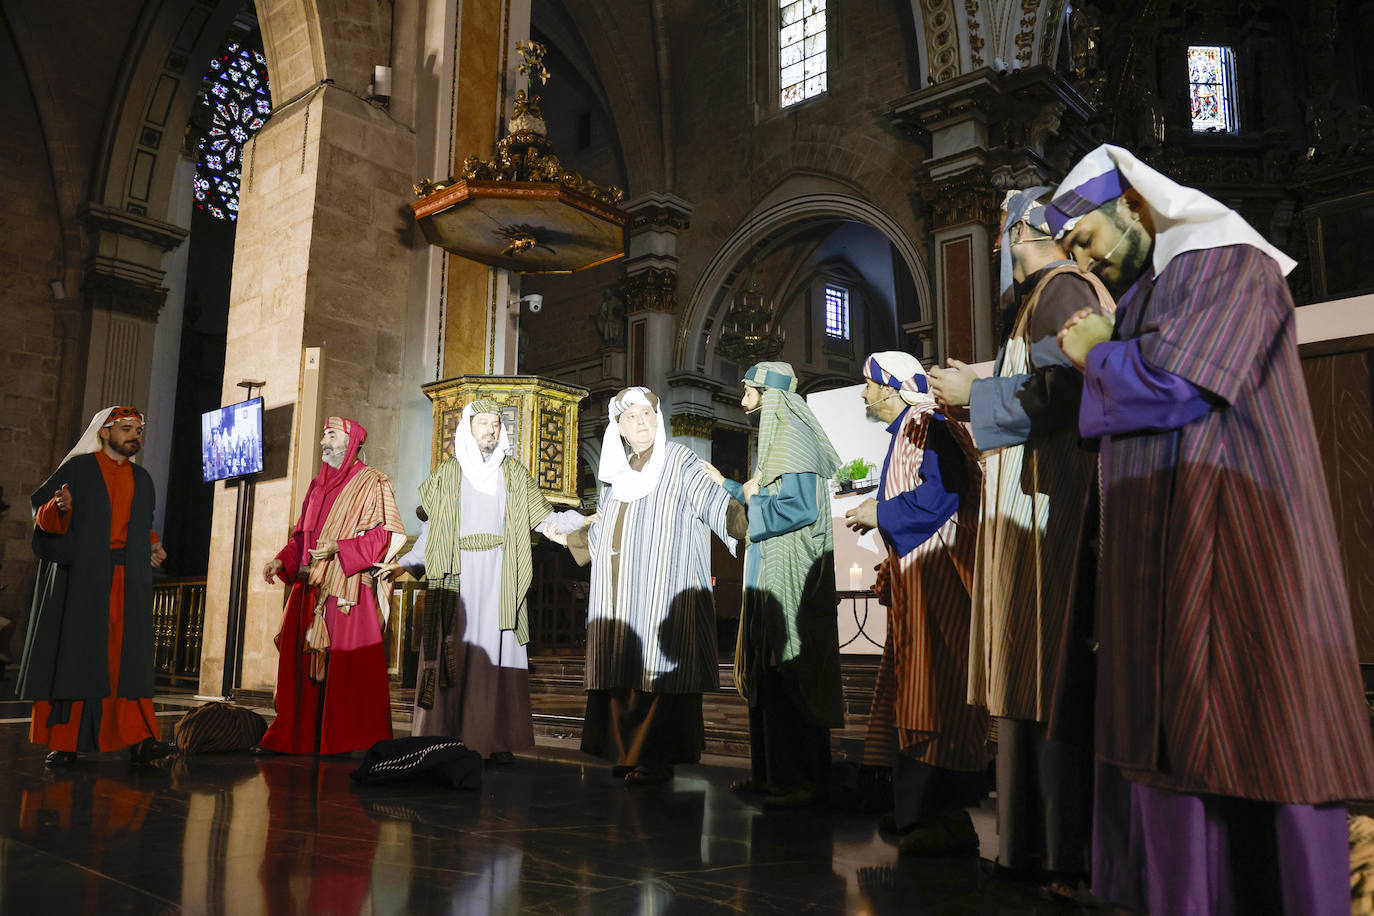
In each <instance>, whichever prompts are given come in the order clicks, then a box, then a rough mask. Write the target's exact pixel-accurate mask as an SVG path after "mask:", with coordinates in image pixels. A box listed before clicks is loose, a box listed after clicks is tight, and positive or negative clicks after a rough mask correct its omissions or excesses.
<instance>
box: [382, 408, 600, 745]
mask: <svg viewBox="0 0 1374 916" xmlns="http://www.w3.org/2000/svg"><path fill="white" fill-rule="evenodd" d="M510 448H511V446H510V437H509V436H508V435H507V434H506V430H505V427H504V426H503V425H502V423H501V407H500V405H499V404H497V403H496V402H495V401H492V400H489V399H485V398H482V399H479V400H476V401H473V402H472V403H471V404H468V405H467V406H466V407H464V408H463V413H462V416H461V417H460V418H459V420H458V425H457V426H456V427H455V428H454V431H453V457H452V458H449V459H447V460H445V461H443V462H442V463H441V464H440V465H439V466H438V467H437V468H435V469H434V473H432V474H430V475H429V477H428V478H427V479H426V480H425V481H424V483H422V484H420V502H421V504H422V505H423V507H424V512H425V515H426V517H427V518H428V521H427V522H426V525H425V527H424V529H423V533H422V534H421V535H420V541H417V542H416V545H415V549H414V550H412V551H411V555H418V556H419V557H422V558H423V559H422V562H423V575H424V576H425V577H426V578H427V580H428V586H429V587H428V590H427V593H426V598H425V616H424V633H423V636H422V639H421V644H420V669H419V675H418V680H417V683H416V689H415V711H414V718H413V720H412V727H411V734H414V735H438V736H444V737H452V738H457V739H458V740H460V741H462V742H463V743H464V744H465V745H467V746H468V747H470V748H472V749H473V750H475V751H477V752H478V753H480V754H481V755H482V756H483V757H486V758H487V759H488V760H489V761H491V762H493V763H511V762H513V760H514V752H515V751H518V750H522V749H524V748H528V747H533V746H534V727H533V725H532V723H531V720H530V683H529V653H528V648H527V646H528V643H529V641H530V625H529V611H528V607H527V601H526V596H527V594H528V592H529V589H530V583H531V582H532V581H533V578H534V560H533V557H532V554H531V550H530V532H531V531H540V532H542V533H544V534H546V535H550V536H555V537H556V536H558V535H560V534H562V533H566V532H569V531H574V530H577V529H578V528H580V527H582V525H583V524H584V523H585V520H584V519H583V517H582V515H581V514H580V513H577V512H554V510H553V505H552V504H551V503H550V502H549V500H548V497H546V496H545V495H544V494H543V493H542V492H541V491H540V490H539V487H538V486H537V485H536V484H535V482H534V478H532V477H531V476H530V472H529V471H528V470H526V468H525V466H524V465H523V464H521V463H520V462H519V461H517V460H516V458H515V456H513V455H511V454H510ZM406 563H408V561H407V560H404V559H403V560H402V564H406ZM400 566H401V564H395V565H388V566H387V567H386V568H385V569H384V570H383V575H384V576H387V577H390V576H392V575H394V574H395V573H396V572H397V571H399V569H400Z"/></svg>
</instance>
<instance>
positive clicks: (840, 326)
mask: <svg viewBox="0 0 1374 916" xmlns="http://www.w3.org/2000/svg"><path fill="white" fill-rule="evenodd" d="M825 336H826V337H833V338H834V339H836V340H848V339H849V290H847V289H845V288H844V287H843V286H827V287H826V288H825Z"/></svg>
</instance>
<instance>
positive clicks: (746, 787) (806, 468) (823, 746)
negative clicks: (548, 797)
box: [706, 362, 844, 808]
mask: <svg viewBox="0 0 1374 916" xmlns="http://www.w3.org/2000/svg"><path fill="white" fill-rule="evenodd" d="M740 406H741V407H743V408H744V410H745V412H746V413H749V414H757V415H758V417H759V449H758V467H757V470H756V471H755V473H754V476H753V478H751V479H750V480H749V481H747V482H746V483H743V484H740V483H738V482H736V481H733V480H726V479H725V477H724V476H723V475H722V474H721V473H720V472H719V471H717V470H716V469H715V468H714V467H712V466H711V465H709V464H708V465H706V473H707V474H709V475H710V476H711V479H712V480H715V481H716V482H717V483H720V484H721V485H722V486H724V487H725V488H726V490H728V491H729V493H730V495H731V496H732V497H734V499H735V501H736V502H737V503H738V504H739V505H740V506H743V507H745V508H746V509H747V511H748V516H749V535H748V537H749V547H748V549H747V551H746V553H745V559H744V606H743V609H742V612H741V614H740V622H739V636H738V639H737V641H736V645H735V684H736V685H737V686H738V688H739V690H740V692H741V693H742V694H743V695H744V696H745V698H746V699H747V700H749V747H750V757H751V758H752V769H753V772H752V774H751V775H750V778H749V779H746V780H741V781H740V782H737V783H735V784H734V786H732V788H734V789H735V790H736V791H742V792H757V793H760V794H763V795H765V798H764V800H763V803H764V806H765V807H770V808H795V807H801V806H803V805H809V804H812V803H813V802H816V801H818V800H821V799H823V798H824V796H825V792H826V789H827V786H828V783H829V778H830V729H832V728H842V727H844V696H843V691H842V689H841V686H840V641H839V635H838V631H837V626H836V618H835V604H836V602H835V556H834V551H835V538H834V534H833V531H832V529H831V524H832V522H831V516H830V478H831V477H833V476H835V471H836V470H837V469H838V468H839V466H840V457H839V455H837V454H835V449H834V447H833V446H832V445H831V444H830V439H829V437H827V436H826V434H825V430H823V429H821V425H820V422H819V421H818V420H817V419H816V416H815V414H813V413H812V412H811V408H810V407H808V406H807V405H806V401H805V400H803V399H802V398H801V396H800V395H798V394H797V376H796V373H795V372H794V371H793V369H792V366H791V365H789V364H788V363H781V362H765V363H759V364H758V365H756V366H753V367H751V368H750V369H749V371H748V372H746V373H745V375H744V396H743V397H742V398H741V399H740Z"/></svg>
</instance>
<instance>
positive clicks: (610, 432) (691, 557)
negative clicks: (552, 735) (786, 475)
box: [568, 387, 746, 786]
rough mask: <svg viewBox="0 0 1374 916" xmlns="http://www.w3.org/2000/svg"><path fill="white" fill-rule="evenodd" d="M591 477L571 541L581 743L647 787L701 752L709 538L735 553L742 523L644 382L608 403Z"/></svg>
mask: <svg viewBox="0 0 1374 916" xmlns="http://www.w3.org/2000/svg"><path fill="white" fill-rule="evenodd" d="M622 442H623V444H622ZM627 447H628V449H629V452H628V453H627V452H626V448H627ZM597 475H598V476H599V477H600V479H601V481H602V483H603V484H605V485H606V487H605V489H604V490H603V491H602V494H601V499H600V502H599V505H598V508H597V513H596V516H595V518H596V521H595V522H593V523H592V524H591V526H590V527H588V528H586V529H584V530H583V531H579V532H575V533H573V534H572V535H570V536H569V538H568V546H569V548H571V549H572V552H573V557H574V559H576V560H577V562H578V563H580V564H584V565H585V564H586V563H587V562H589V561H590V562H591V564H592V582H591V594H590V596H589V600H588V606H587V713H586V716H585V718H584V720H583V727H582V750H583V751H585V752H586V753H588V754H594V755H596V756H598V757H602V758H604V759H606V760H609V761H610V762H611V763H612V764H614V765H615V770H614V772H616V773H617V774H618V775H621V776H623V777H624V778H625V781H626V784H627V785H632V786H633V785H652V784H655V783H662V782H666V781H667V780H669V779H671V778H672V775H673V765H674V764H677V763H695V762H697V761H698V760H700V759H701V751H702V748H703V745H704V738H705V736H704V725H703V723H702V718H701V695H702V693H703V692H705V691H707V690H715V689H717V688H718V687H719V686H720V674H719V668H718V663H717V660H716V617H715V606H714V603H713V600H712V595H711V550H710V547H711V544H710V537H711V533H712V532H714V533H715V535H716V536H717V537H719V538H720V539H721V540H722V541H723V542H725V544H726V546H728V547H729V548H730V552H731V553H734V551H735V547H736V544H737V543H738V539H739V538H740V537H742V536H743V535H744V530H745V524H746V522H745V518H744V512H743V510H742V509H740V508H739V506H738V504H737V503H735V502H734V500H732V499H730V496H729V495H728V494H727V493H726V492H725V490H724V489H722V488H721V487H719V486H717V485H716V484H715V483H714V482H713V481H712V480H711V478H710V477H708V476H707V474H706V470H705V468H704V466H703V462H702V460H701V459H700V458H698V457H697V456H696V455H695V454H694V453H693V452H692V451H691V450H690V449H688V448H687V447H686V446H683V445H679V444H678V443H676V442H669V441H668V436H667V433H666V432H665V431H664V426H663V414H662V412H661V411H660V410H659V401H658V397H657V396H655V395H654V393H653V392H652V391H650V390H649V389H647V388H642V387H635V388H626V389H624V390H623V391H621V392H619V393H618V394H617V395H616V396H615V397H614V398H612V399H611V402H610V423H609V425H608V426H607V427H606V436H605V440H604V442H603V443H602V447H601V461H600V464H599V466H598V469H597ZM732 516H733V517H732ZM727 520H728V521H727Z"/></svg>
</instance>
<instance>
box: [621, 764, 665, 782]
mask: <svg viewBox="0 0 1374 916" xmlns="http://www.w3.org/2000/svg"><path fill="white" fill-rule="evenodd" d="M672 778H673V768H672V767H668V766H665V767H645V766H639V767H635V768H634V769H633V770H631V771H630V772H628V773H626V774H625V784H626V785H627V786H657V785H662V784H663V783H665V782H667V781H668V780H670V779H672Z"/></svg>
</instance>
